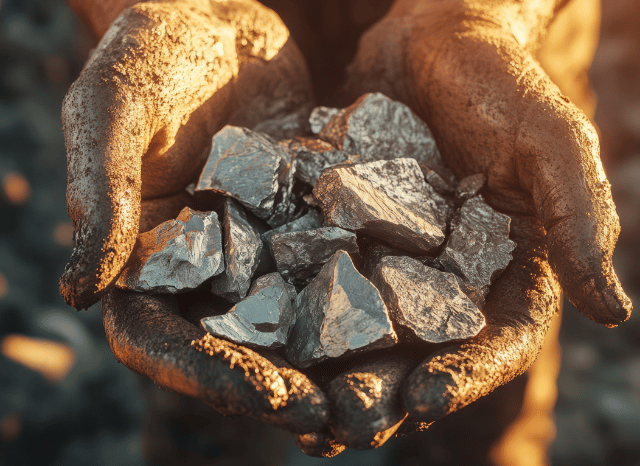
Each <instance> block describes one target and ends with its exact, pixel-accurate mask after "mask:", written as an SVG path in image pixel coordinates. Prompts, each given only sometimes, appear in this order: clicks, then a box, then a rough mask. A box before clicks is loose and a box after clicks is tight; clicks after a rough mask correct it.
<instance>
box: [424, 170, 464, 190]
mask: <svg viewBox="0 0 640 466" xmlns="http://www.w3.org/2000/svg"><path fill="white" fill-rule="evenodd" d="M420 170H422V174H423V175H424V179H425V181H426V182H427V183H429V184H430V185H431V187H432V188H433V189H435V190H436V192H437V193H438V194H442V195H451V194H454V193H455V192H456V187H455V186H454V185H452V184H450V183H449V182H448V181H446V180H445V179H443V178H442V177H441V176H440V175H438V174H437V173H436V172H435V171H433V170H432V169H430V168H429V167H427V166H426V165H424V164H423V165H420Z"/></svg>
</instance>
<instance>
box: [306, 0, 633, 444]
mask: <svg viewBox="0 0 640 466" xmlns="http://www.w3.org/2000/svg"><path fill="white" fill-rule="evenodd" d="M516 3H518V5H519V6H518V5H515V4H516ZM555 3H557V2H551V1H549V2H531V4H528V3H527V2H510V1H504V2H482V1H480V2H474V4H473V5H474V6H470V5H471V4H470V3H467V2H432V1H423V2H408V1H407V2H405V1H403V0H399V1H398V2H396V4H395V5H394V7H393V8H392V10H391V12H390V13H389V14H388V15H387V16H386V17H385V18H384V19H383V20H382V21H381V22H380V23H379V24H377V25H376V26H374V28H372V29H371V30H370V31H369V32H367V33H366V34H365V36H364V37H363V39H362V41H361V45H360V48H359V51H358V54H357V56H356V59H355V61H354V62H353V64H352V65H351V67H350V74H349V79H348V82H347V85H346V89H347V95H349V96H350V97H351V99H353V98H354V97H357V96H359V95H361V94H362V93H364V92H372V91H381V92H384V93H386V94H387V95H389V96H391V97H392V98H396V99H398V100H402V101H404V102H405V103H407V104H409V105H410V106H411V107H412V108H413V109H414V110H415V111H416V112H417V113H418V114H419V115H420V116H421V117H422V118H423V119H424V120H425V121H426V122H427V123H428V125H429V127H430V128H431V130H432V131H433V133H434V135H435V137H436V141H437V143H438V147H439V149H440V152H441V153H442V156H443V159H444V161H445V163H446V164H447V165H448V166H449V167H450V168H451V169H452V170H453V171H454V172H455V173H456V175H457V176H458V177H459V178H461V177H464V176H466V175H470V174H474V173H484V174H485V175H486V177H487V185H486V188H485V190H484V191H483V195H484V196H485V198H486V199H487V201H488V202H489V203H490V204H491V205H493V206H494V207H495V208H496V209H498V210H500V211H502V212H504V213H507V214H509V215H510V216H511V217H512V231H511V237H512V239H513V240H514V241H515V242H516V243H517V248H516V250H515V251H514V252H513V256H514V259H513V261H512V262H511V263H510V264H509V266H508V268H507V269H506V270H505V272H504V274H503V275H502V276H501V277H500V278H499V279H498V280H497V281H496V282H495V283H494V284H493V285H492V289H491V292H490V294H489V295H488V297H487V303H486V307H485V308H484V313H485V316H486V319H487V326H486V328H485V329H483V330H482V331H481V333H480V334H479V335H478V336H476V337H474V338H472V339H470V340H466V341H464V342H459V343H455V344H451V345H445V346H444V347H441V348H439V349H438V350H437V351H436V352H435V353H433V354H430V355H429V356H428V357H426V358H425V359H424V360H423V361H422V362H420V363H417V362H413V363H412V359H411V358H406V356H405V357H404V358H405V359H404V360H405V361H406V369H404V370H405V371H406V376H405V378H403V383H395V384H393V385H389V386H388V387H387V388H388V390H390V391H393V390H395V393H393V394H390V393H385V394H384V396H382V395H381V396H379V397H378V398H376V397H372V399H370V400H368V401H366V402H365V401H364V400H362V401H360V402H358V401H357V399H356V397H355V396H352V397H351V398H349V397H346V396H344V395H340V396H337V393H338V392H337V391H335V392H334V391H332V390H330V391H328V392H327V394H328V396H329V398H330V403H331V407H332V413H336V412H341V411H342V410H344V409H345V408H344V406H345V405H346V403H347V402H346V401H344V400H349V399H351V400H355V404H358V403H359V404H360V408H359V409H360V411H362V412H363V413H368V420H367V421H363V420H362V418H361V417H360V418H358V420H357V422H353V421H351V420H350V419H349V418H348V417H346V416H345V417H342V418H338V417H333V418H332V424H331V431H330V434H329V433H327V432H325V433H322V434H315V435H305V436H301V437H299V438H298V443H299V444H300V446H301V448H303V449H304V450H305V451H307V452H309V453H310V454H327V452H331V453H335V452H337V451H339V450H340V449H343V448H344V445H346V446H348V447H354V448H366V447H376V446H379V445H381V444H382V443H384V440H386V438H388V437H389V435H390V434H389V431H390V430H394V429H397V428H398V426H399V425H400V424H401V422H402V420H403V418H404V416H407V415H408V418H407V419H408V420H411V419H413V420H415V421H421V422H422V423H423V424H422V427H424V426H425V425H427V424H429V423H431V422H433V421H435V420H437V419H438V418H440V417H442V416H444V415H446V414H449V413H451V412H453V411H456V410H458V409H460V408H462V407H464V406H466V405H468V404H470V403H472V402H473V401H475V400H477V399H478V398H480V397H481V396H484V395H486V394H488V393H490V392H491V391H492V390H493V389H495V388H497V387H498V386H500V385H503V384H505V383H507V382H509V381H510V380H512V379H513V378H514V377H516V376H517V375H520V374H522V373H523V372H524V371H525V370H526V369H527V368H528V367H529V366H530V365H531V364H532V363H533V361H534V360H535V358H536V355H537V353H538V352H539V350H540V348H541V345H542V343H543V340H544V337H545V334H546V332H547V330H548V327H549V323H550V321H551V319H552V317H553V315H554V314H555V313H556V311H557V309H558V305H559V296H560V287H559V286H558V282H559V283H560V284H561V285H562V288H563V289H564V291H565V292H566V294H567V296H568V297H569V299H570V300H571V301H572V302H573V303H574V304H575V305H576V307H577V308H578V309H579V310H580V311H582V312H583V313H584V314H585V315H587V316H588V317H589V318H591V319H592V320H594V321H596V322H598V323H601V324H603V325H606V326H609V327H613V326H616V325H617V324H619V323H620V322H622V321H624V320H626V319H627V318H628V317H629V314H630V312H631V303H630V301H629V299H628V298H627V296H626V295H625V294H624V292H623V291H622V289H621V287H620V284H619V281H618V279H617V277H616V275H615V272H614V271H613V267H612V263H611V256H612V253H613V249H614V245H615V242H616V239H617V236H618V232H619V224H618V218H617V215H616V212H615V207H614V205H613V202H612V199H611V193H610V187H609V183H608V181H607V179H606V176H605V174H604V171H603V169H602V165H601V162H600V158H599V145H598V138H597V135H596V132H595V129H594V128H593V126H592V125H591V123H590V122H589V121H588V119H587V117H586V116H585V115H584V114H583V113H582V112H581V111H580V110H579V109H578V108H577V107H576V106H574V105H573V104H572V103H571V102H570V101H569V99H568V98H566V97H565V96H564V95H562V93H561V92H560V90H559V89H558V87H557V86H556V85H555V84H554V83H553V82H552V81H551V79H550V78H549V77H548V76H547V74H546V73H545V72H544V70H543V69H542V68H541V66H540V65H539V64H538V62H537V61H536V60H535V58H534V53H535V51H536V49H537V47H538V46H539V42H540V41H541V38H542V37H543V34H544V28H545V26H546V24H548V22H550V20H551V19H552V17H553V14H554V12H555ZM516 6H517V8H515V7H516ZM474 8H476V9H474ZM527 8H530V9H531V10H532V11H529V10H528V9H527ZM414 361H415V360H414ZM397 366H398V364H397V363H395V367H397ZM389 369H390V368H389V367H387V368H384V367H359V368H354V369H351V370H350V371H349V372H346V373H345V374H343V375H342V376H341V379H343V380H345V381H347V380H350V379H353V378H359V379H366V378H368V379H369V380H372V381H374V380H376V379H377V380H385V374H387V373H388V372H389ZM357 374H359V375H357ZM363 374H365V375H363ZM366 374H368V375H366ZM351 387H352V386H350V385H349V384H346V383H345V384H343V386H342V387H341V388H340V390H342V391H351V392H353V394H354V395H355V394H357V391H363V389H362V387H356V388H351ZM365 391H366V392H367V393H370V394H373V393H374V392H375V390H365ZM392 395H394V396H392ZM372 400H373V401H372ZM350 403H352V404H353V401H352V402H350ZM367 405H368V406H367ZM348 409H349V410H353V411H357V409H356V408H354V407H353V406H350V407H349V408H348Z"/></svg>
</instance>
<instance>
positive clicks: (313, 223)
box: [262, 210, 322, 243]
mask: <svg viewBox="0 0 640 466" xmlns="http://www.w3.org/2000/svg"><path fill="white" fill-rule="evenodd" d="M321 226H322V214H321V213H320V212H318V211H316V210H310V211H309V212H307V213H306V214H305V215H303V216H302V217H300V218H299V219H297V220H294V221H293V222H290V223H285V224H284V225H282V226H280V227H278V228H274V229H273V230H269V231H266V232H265V233H263V234H262V239H263V240H264V241H266V242H267V243H268V242H269V241H270V240H271V238H272V237H274V236H275V235H282V234H285V233H293V232H296V231H306V230H314V229H316V228H320V227H321Z"/></svg>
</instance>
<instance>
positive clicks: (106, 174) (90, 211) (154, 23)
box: [60, 0, 312, 309]
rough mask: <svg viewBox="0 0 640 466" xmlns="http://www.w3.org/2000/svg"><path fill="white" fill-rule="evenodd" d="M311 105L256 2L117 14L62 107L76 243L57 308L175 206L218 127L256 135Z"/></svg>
mask: <svg viewBox="0 0 640 466" xmlns="http://www.w3.org/2000/svg"><path fill="white" fill-rule="evenodd" d="M94 3H95V2H94ZM99 3H100V2H98V4H99ZM120 3H122V2H120ZM96 8H98V7H96ZM311 105H312V98H311V91H310V83H309V79H308V76H307V73H306V66H305V64H304V60H303V58H302V56H301V54H300V53H299V51H298V49H297V47H296V46H295V44H294V43H293V42H292V41H291V40H289V39H288V31H287V29H286V27H285V26H284V25H283V24H282V22H281V21H280V19H279V18H278V16H277V15H276V14H275V13H274V12H272V11H271V10H268V9H267V8H265V7H263V6H262V5H260V4H259V3H257V2H255V1H253V0H236V1H230V2H215V1H209V0H176V1H162V0H158V1H149V2H142V3H138V4H136V5H133V6H132V7H131V8H128V9H127V10H125V11H124V12H123V13H122V14H121V15H120V16H119V17H118V18H117V19H116V20H115V21H114V22H113V24H112V25H111V26H110V27H109V29H108V30H107V31H106V32H105V34H104V36H103V37H102V40H101V41H100V43H99V44H98V46H97V48H96V50H95V52H94V53H93V55H92V56H91V58H90V59H89V61H88V62H87V64H86V67H85V69H84V70H83V72H82V73H81V75H80V77H79V78H78V80H77V81H76V82H75V83H74V84H73V86H72V87H71V89H70V90H69V92H68V93H67V96H66V97H65V100H64V103H63V111H62V120H63V128H64V134H65V142H66V146H67V158H68V164H67V166H68V169H67V171H68V180H67V205H68V210H69V215H70V217H71V219H72V221H73V225H74V240H75V249H74V251H73V254H72V256H71V260H70V263H69V265H68V266H67V267H66V269H65V272H64V275H63V276H62V278H61V280H60V290H61V293H62V295H63V297H64V298H65V300H66V301H67V303H69V304H70V305H71V306H73V307H76V308H78V309H83V308H87V307H88V306H90V305H92V304H94V303H95V302H97V301H98V299H99V298H100V296H101V295H102V294H103V293H104V292H105V290H107V289H108V288H109V286H110V285H111V284H112V283H113V281H114V279H115V278H116V277H117V276H118V274H119V272H120V270H121V269H122V267H123V266H124V264H125V263H126V261H127V259H128V258H129V255H130V253H131V251H132V249H133V245H134V243H135V240H136V237H137V235H138V231H139V226H140V227H141V229H142V231H145V230H147V229H150V228H152V227H153V226H155V225H156V224H158V223H160V222H161V221H163V220H167V219H169V218H173V217H175V215H176V214H177V213H178V212H179V211H180V209H181V208H182V207H184V205H185V202H184V199H183V194H182V193H183V190H184V188H185V186H187V185H188V184H189V183H190V182H191V181H194V179H195V178H196V177H197V175H198V173H199V172H200V170H201V168H202V166H203V164H204V162H205V160H206V157H207V156H208V149H209V146H210V144H211V137H212V136H213V134H215V132H217V131H218V130H219V129H220V128H221V127H222V126H223V125H224V124H236V125H240V126H247V127H250V128H252V127H256V125H257V124H258V123H261V124H262V125H263V127H261V128H260V129H262V130H264V129H268V128H269V126H268V124H267V126H266V127H265V126H264V125H265V121H267V123H268V120H270V119H271V120H273V119H277V118H279V117H282V116H284V115H289V114H291V113H295V112H296V111H298V110H300V109H304V108H305V106H306V107H310V106H311ZM301 113H304V112H301Z"/></svg>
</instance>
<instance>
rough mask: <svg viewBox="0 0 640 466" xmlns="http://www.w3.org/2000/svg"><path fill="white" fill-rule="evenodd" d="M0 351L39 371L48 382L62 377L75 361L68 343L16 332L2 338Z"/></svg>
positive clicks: (56, 380)
mask: <svg viewBox="0 0 640 466" xmlns="http://www.w3.org/2000/svg"><path fill="white" fill-rule="evenodd" d="M0 352H2V354H3V355H4V356H5V357H7V358H9V359H11V360H12V361H15V362H17V363H19V364H22V365H24V366H26V367H28V368H29V369H32V370H34V371H36V372H39V373H40V375H42V376H43V377H44V378H45V379H47V380H48V381H50V382H58V381H60V380H62V379H64V378H65V377H66V376H67V374H68V373H69V371H70V370H71V368H72V367H73V364H74V363H75V361H76V353H75V351H74V350H73V348H71V347H69V346H68V345H65V344H63V343H58V342H56V341H52V340H45V339H44V338H34V337H29V336H26V335H19V334H17V333H12V334H9V335H6V336H5V337H4V338H2V340H1V341H0Z"/></svg>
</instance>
